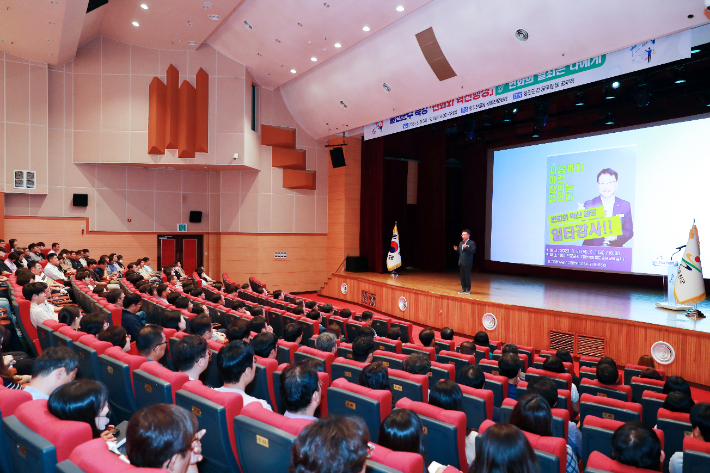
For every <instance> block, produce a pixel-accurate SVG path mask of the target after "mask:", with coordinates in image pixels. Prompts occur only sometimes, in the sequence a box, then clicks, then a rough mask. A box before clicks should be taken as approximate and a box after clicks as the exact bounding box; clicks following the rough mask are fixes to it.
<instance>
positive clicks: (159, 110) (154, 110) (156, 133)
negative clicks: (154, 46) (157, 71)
mask: <svg viewBox="0 0 710 473" xmlns="http://www.w3.org/2000/svg"><path fill="white" fill-rule="evenodd" d="M166 90H167V87H166V86H165V84H164V83H163V81H162V80H160V79H158V78H157V77H153V80H152V81H151V82H150V94H149V99H148V154H165V117H166V114H165V111H166V109H165V99H166V97H165V94H166Z"/></svg>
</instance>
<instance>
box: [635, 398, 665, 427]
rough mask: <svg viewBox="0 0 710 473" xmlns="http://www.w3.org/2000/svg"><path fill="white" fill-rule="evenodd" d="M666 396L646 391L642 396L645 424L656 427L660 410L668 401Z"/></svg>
mask: <svg viewBox="0 0 710 473" xmlns="http://www.w3.org/2000/svg"><path fill="white" fill-rule="evenodd" d="M666 396H667V395H666V394H663V393H657V392H655V391H648V390H647V391H644V392H643V393H642V394H641V408H642V409H643V423H644V424H646V425H647V426H649V427H653V426H654V425H656V422H657V420H658V410H659V409H661V408H662V407H663V404H664V403H665V401H666Z"/></svg>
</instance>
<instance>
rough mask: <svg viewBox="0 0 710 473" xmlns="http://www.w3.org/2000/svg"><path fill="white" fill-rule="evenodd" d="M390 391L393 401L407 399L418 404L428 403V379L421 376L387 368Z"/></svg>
mask: <svg viewBox="0 0 710 473" xmlns="http://www.w3.org/2000/svg"><path fill="white" fill-rule="evenodd" d="M387 371H388V374H389V383H390V391H391V392H392V398H393V399H394V401H395V402H396V401H399V400H400V399H402V398H405V397H407V398H409V399H413V400H415V401H419V402H429V378H428V377H427V376H424V375H423V374H411V373H407V372H406V371H401V370H395V369H392V368H388V370H387Z"/></svg>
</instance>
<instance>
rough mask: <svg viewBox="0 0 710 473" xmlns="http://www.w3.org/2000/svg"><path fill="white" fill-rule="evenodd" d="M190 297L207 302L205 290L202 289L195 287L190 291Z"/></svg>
mask: <svg viewBox="0 0 710 473" xmlns="http://www.w3.org/2000/svg"><path fill="white" fill-rule="evenodd" d="M190 295H191V296H192V297H194V298H197V299H202V300H203V301H204V300H205V290H204V289H202V288H201V287H195V288H193V289H192V290H190Z"/></svg>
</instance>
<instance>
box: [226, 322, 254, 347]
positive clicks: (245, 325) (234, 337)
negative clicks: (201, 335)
mask: <svg viewBox="0 0 710 473" xmlns="http://www.w3.org/2000/svg"><path fill="white" fill-rule="evenodd" d="M226 335H227V343H229V342H235V341H240V342H244V343H249V337H250V336H251V333H250V332H249V321H248V320H244V319H238V320H234V321H233V322H232V323H230V324H229V325H228V326H227V332H226Z"/></svg>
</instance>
